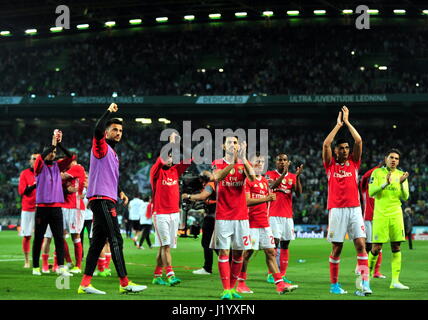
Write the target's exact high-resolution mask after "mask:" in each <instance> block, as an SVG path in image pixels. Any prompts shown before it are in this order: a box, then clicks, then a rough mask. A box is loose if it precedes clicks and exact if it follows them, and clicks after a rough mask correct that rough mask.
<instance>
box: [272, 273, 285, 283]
mask: <svg viewBox="0 0 428 320" xmlns="http://www.w3.org/2000/svg"><path fill="white" fill-rule="evenodd" d="M273 279H274V280H275V285H276V286H277V285H278V284H279V283H280V282H283V281H284V280H283V279H282V273H281V272H278V273H274V274H273Z"/></svg>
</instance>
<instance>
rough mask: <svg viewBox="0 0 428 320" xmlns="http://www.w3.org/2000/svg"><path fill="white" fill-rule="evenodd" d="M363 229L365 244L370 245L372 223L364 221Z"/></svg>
mask: <svg viewBox="0 0 428 320" xmlns="http://www.w3.org/2000/svg"><path fill="white" fill-rule="evenodd" d="M364 227H365V229H366V236H367V237H366V243H372V234H373V222H372V221H369V220H364Z"/></svg>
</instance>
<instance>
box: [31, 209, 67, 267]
mask: <svg viewBox="0 0 428 320" xmlns="http://www.w3.org/2000/svg"><path fill="white" fill-rule="evenodd" d="M48 225H49V226H50V227H51V230H52V236H53V238H54V242H55V250H56V257H57V259H58V265H59V266H63V265H64V225H63V216H62V209H61V208H60V207H37V208H36V215H35V223H34V240H33V268H39V266H40V261H39V260H40V252H41V251H42V243H43V237H44V235H45V232H46V229H47V227H48Z"/></svg>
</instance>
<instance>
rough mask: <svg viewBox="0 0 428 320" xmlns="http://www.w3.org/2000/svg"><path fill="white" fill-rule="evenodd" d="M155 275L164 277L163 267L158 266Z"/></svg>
mask: <svg viewBox="0 0 428 320" xmlns="http://www.w3.org/2000/svg"><path fill="white" fill-rule="evenodd" d="M154 276H155V278H158V277H162V267H158V266H156V268H155V272H154Z"/></svg>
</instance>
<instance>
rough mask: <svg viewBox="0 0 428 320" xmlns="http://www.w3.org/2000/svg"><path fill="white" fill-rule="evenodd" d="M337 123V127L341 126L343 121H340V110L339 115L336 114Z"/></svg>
mask: <svg viewBox="0 0 428 320" xmlns="http://www.w3.org/2000/svg"><path fill="white" fill-rule="evenodd" d="M337 125H338V126H339V127H341V126H343V121H342V111H339V115H338V116H337Z"/></svg>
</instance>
